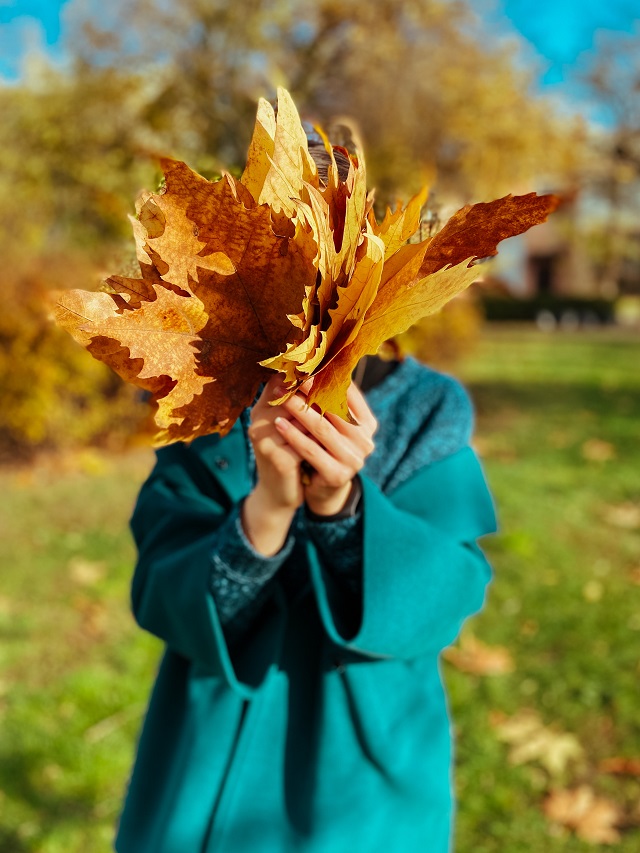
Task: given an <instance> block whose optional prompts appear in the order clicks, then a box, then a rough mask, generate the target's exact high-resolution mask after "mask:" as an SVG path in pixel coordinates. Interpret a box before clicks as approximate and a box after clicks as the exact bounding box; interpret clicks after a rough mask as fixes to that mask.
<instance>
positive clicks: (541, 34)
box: [0, 0, 640, 88]
mask: <svg viewBox="0 0 640 853" xmlns="http://www.w3.org/2000/svg"><path fill="white" fill-rule="evenodd" d="M66 2H68V0H0V75H2V76H3V77H4V78H5V79H15V78H16V77H18V76H19V73H20V61H21V58H22V56H23V55H24V53H25V52H26V51H27V50H28V49H30V48H39V49H41V50H45V51H46V52H48V53H50V54H51V55H52V56H54V57H57V58H61V51H60V48H59V40H60V36H61V19H60V11H61V9H62V7H63V6H64V5H65V4H66ZM76 2H78V0H76ZM389 2H390V0H389ZM496 7H497V14H498V16H499V14H500V12H502V13H503V14H504V15H506V17H507V18H508V19H509V21H510V23H511V26H512V27H513V28H514V29H516V30H517V31H518V32H519V33H520V34H521V35H522V36H523V37H524V38H525V39H526V40H527V41H528V42H529V43H530V45H531V46H532V48H533V51H534V52H536V53H537V54H538V55H539V62H538V64H539V67H540V83H541V85H542V86H548V87H554V88H555V87H558V84H562V82H563V80H564V79H565V78H566V76H567V72H568V71H569V70H570V69H571V67H572V66H573V65H575V63H576V61H577V60H578V58H579V56H580V54H581V53H583V52H584V51H587V50H589V49H590V48H592V47H593V43H594V33H595V32H596V31H597V30H598V29H610V30H616V31H622V32H631V31H632V29H633V27H634V24H635V25H636V26H640V0H496Z"/></svg>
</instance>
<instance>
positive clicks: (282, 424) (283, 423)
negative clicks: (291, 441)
mask: <svg viewBox="0 0 640 853" xmlns="http://www.w3.org/2000/svg"><path fill="white" fill-rule="evenodd" d="M275 423H276V426H277V427H278V429H281V430H287V429H289V421H288V420H287V419H286V418H276V421H275Z"/></svg>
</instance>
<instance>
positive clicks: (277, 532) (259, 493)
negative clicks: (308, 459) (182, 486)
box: [242, 376, 304, 556]
mask: <svg viewBox="0 0 640 853" xmlns="http://www.w3.org/2000/svg"><path fill="white" fill-rule="evenodd" d="M281 384H282V383H281V380H280V379H279V378H278V376H274V377H273V378H272V379H270V380H269V381H268V382H267V384H266V385H265V387H264V389H263V391H262V394H261V395H260V398H259V399H258V401H257V403H256V404H255V406H254V407H253V409H252V410H251V426H250V427H249V440H250V441H251V444H252V445H253V452H254V453H255V457H256V468H257V472H258V479H257V483H256V485H255V487H254V489H253V491H252V492H251V494H250V495H249V496H248V497H247V499H246V500H245V502H244V505H243V509H242V526H243V528H244V531H245V533H246V535H247V537H248V539H249V541H250V542H251V544H252V545H253V547H254V548H255V549H256V551H258V552H260V553H261V554H264V555H265V556H272V555H273V554H276V553H277V552H278V551H279V550H280V549H281V548H282V546H283V545H284V543H285V541H286V539H287V534H288V532H289V528H290V527H291V522H292V521H293V517H294V515H295V512H296V510H297V508H298V507H299V506H300V505H301V504H302V502H303V501H304V491H303V487H302V482H301V478H300V463H301V462H302V457H301V456H299V455H298V454H297V453H296V452H295V451H294V450H293V449H292V448H291V447H289V445H288V444H287V442H286V441H285V440H284V438H283V437H282V436H281V435H280V433H279V432H278V429H277V427H276V426H275V420H276V418H277V417H285V418H289V417H290V415H289V414H288V413H287V412H285V411H284V410H283V409H282V407H281V406H270V405H269V401H270V400H276V399H277V398H278V397H279V396H281V395H282V388H281Z"/></svg>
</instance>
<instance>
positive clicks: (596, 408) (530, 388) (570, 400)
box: [467, 381, 640, 425]
mask: <svg viewBox="0 0 640 853" xmlns="http://www.w3.org/2000/svg"><path fill="white" fill-rule="evenodd" d="M467 387H468V388H469V390H470V392H471V395H472V397H473V399H474V402H475V405H476V409H477V411H478V415H479V416H480V417H481V418H483V417H488V418H492V417H495V416H500V414H501V412H502V411H503V410H505V409H507V410H510V411H513V410H517V411H518V412H519V413H521V414H523V415H528V414H533V415H535V416H536V417H539V416H540V414H541V413H542V414H544V413H545V412H546V413H548V414H552V415H554V416H557V415H562V416H563V417H573V416H575V415H579V414H581V413H591V414H593V415H596V416H601V417H602V422H603V423H604V422H605V420H607V421H609V420H610V419H611V416H612V415H613V416H614V417H616V416H619V417H620V418H628V419H629V421H630V422H631V421H633V420H635V419H636V418H639V417H640V388H633V387H629V386H626V385H623V386H620V387H615V386H610V387H603V386H600V385H598V384H595V383H594V384H592V383H574V382H571V383H569V382H549V383H544V382H529V383H522V382H515V381H514V382H509V381H500V382H493V381H492V382H485V381H476V382H469V383H468V385H467ZM569 425H570V424H569Z"/></svg>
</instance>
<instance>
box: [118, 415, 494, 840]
mask: <svg viewBox="0 0 640 853" xmlns="http://www.w3.org/2000/svg"><path fill="white" fill-rule="evenodd" d="M221 452H223V453H224V456H225V458H226V460H227V461H228V463H229V464H228V467H227V468H226V470H220V467H219V459H218V457H219V456H220V454H221ZM158 456H159V458H158V463H157V465H156V468H155V470H154V472H153V473H152V475H151V477H150V479H149V481H148V482H147V483H146V484H145V486H144V487H143V490H142V492H141V495H140V498H139V502H138V505H137V508H136V512H135V515H134V518H133V522H132V526H133V530H134V533H135V536H136V539H137V541H138V543H139V546H140V558H139V562H138V566H137V569H136V573H135V577H134V582H133V608H134V613H135V616H136V618H137V620H138V622H139V623H140V625H141V626H142V627H143V628H145V629H147V630H148V631H150V632H152V633H153V634H155V635H157V636H158V637H161V638H162V639H163V640H164V641H165V642H166V645H167V649H166V653H165V655H164V658H163V660H162V663H161V666H160V671H159V674H158V678H157V681H156V685H155V688H154V691H153V694H152V697H151V702H150V706H149V710H148V713H147V717H146V721H145V724H144V727H143V731H142V734H141V737H140V741H139V744H138V755H137V760H136V764H135V767H134V771H133V774H132V778H131V781H130V785H129V790H128V795H127V799H126V803H125V808H124V811H123V814H122V817H121V821H120V827H119V832H118V837H117V841H116V849H117V850H118V851H119V853H204V851H213V852H214V853H244V851H251V853H293V852H294V851H300V853H302V852H303V853H378V851H380V853H383V852H384V853H387V851H398V853H418V851H419V853H445V851H447V850H448V849H449V845H450V838H451V819H452V795H451V735H450V725H449V719H448V714H447V706H446V700H445V696H444V693H443V687H442V683H441V678H440V673H439V663H438V654H439V652H440V651H441V650H442V649H443V648H444V647H445V646H447V645H449V644H450V643H451V642H452V641H453V640H454V639H455V637H456V635H457V634H458V632H459V630H460V626H461V625H462V623H463V621H464V619H465V618H466V617H467V616H469V615H470V614H471V613H473V612H475V611H477V610H478V609H479V608H480V607H481V606H482V603H483V599H484V593H485V586H486V584H487V582H488V580H489V577H490V568H489V566H488V564H487V562H486V560H485V559H484V557H483V555H482V552H481V551H480V549H479V548H478V547H477V546H476V545H475V541H476V539H477V538H478V537H479V536H482V535H484V534H486V533H489V532H492V531H493V530H494V529H495V517H494V511H493V504H492V501H491V498H490V495H489V492H488V489H487V486H486V484H485V480H484V477H483V474H482V471H481V468H480V465H479V463H478V461H477V459H476V457H475V455H474V453H473V451H472V450H471V449H470V448H464V449H463V450H460V451H459V452H457V453H455V454H453V455H451V456H448V457H446V458H444V459H442V460H441V461H438V462H435V463H434V464H432V465H429V466H428V467H426V468H423V469H422V470H421V471H420V472H419V473H417V474H415V475H414V476H413V477H412V478H411V479H409V480H408V481H407V482H405V483H403V484H402V485H401V486H400V487H398V488H397V489H396V490H395V491H394V492H393V493H392V494H383V493H382V492H381V491H380V490H379V489H378V488H377V486H376V485H375V484H374V483H373V482H372V481H371V480H370V479H369V478H367V477H366V476H362V481H363V513H364V534H363V535H364V545H363V548H364V551H363V578H364V589H363V612H362V619H361V624H360V625H359V626H358V628H357V630H356V632H355V635H353V634H348V633H347V632H346V629H345V628H344V626H345V625H347V624H349V623H350V620H349V619H348V614H345V613H343V612H342V608H343V606H344V605H343V601H342V600H341V597H340V595H339V592H338V590H337V588H334V586H333V585H332V580H331V576H330V573H329V572H327V571H326V568H325V567H324V566H323V564H322V560H321V557H320V556H319V554H318V552H317V551H316V550H315V549H314V547H313V545H312V543H311V542H299V543H297V544H296V547H295V549H294V551H293V553H292V554H291V556H290V557H289V559H290V560H293V561H295V563H296V565H297V567H298V569H299V571H300V572H304V573H307V576H308V581H309V582H308V585H307V587H306V590H304V591H303V593H302V594H300V595H299V596H298V597H297V599H296V600H295V601H289V600H287V598H286V597H285V596H284V594H282V595H281V594H279V592H278V589H277V584H276V593H275V594H274V595H273V596H272V598H271V599H270V600H269V603H268V606H267V607H266V609H264V610H263V611H262V612H261V615H260V617H259V619H258V620H257V622H256V623H255V624H254V626H253V628H252V630H251V632H250V634H249V635H248V636H247V637H245V639H244V640H242V641H241V642H240V643H238V644H237V645H234V646H233V647H232V648H229V647H228V646H227V644H226V642H225V635H224V632H223V628H222V626H221V624H220V621H219V618H218V615H217V612H216V607H215V603H214V600H213V597H212V594H211V592H210V587H209V576H210V572H211V550H212V536H213V535H214V534H213V533H212V531H214V530H215V528H216V527H217V526H218V525H219V524H220V523H221V522H222V521H223V520H224V518H225V516H226V514H227V513H228V512H229V509H230V507H231V506H232V505H233V504H234V503H236V502H238V501H239V500H241V499H242V498H243V497H244V496H246V495H247V494H248V492H249V491H250V489H251V482H250V479H249V473H248V464H247V449H246V444H245V441H244V436H243V432H242V429H241V428H240V425H239V424H238V425H237V426H236V427H234V429H233V430H232V431H231V433H230V434H229V435H228V436H227V437H226V438H224V439H219V438H218V437H217V436H211V437H207V438H204V439H198V440H197V441H195V442H194V443H193V444H192V445H191V447H190V448H186V447H185V446H183V445H174V446H172V447H169V448H166V449H164V450H163V451H161V452H160V453H159V455H158ZM216 461H218V465H216Z"/></svg>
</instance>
